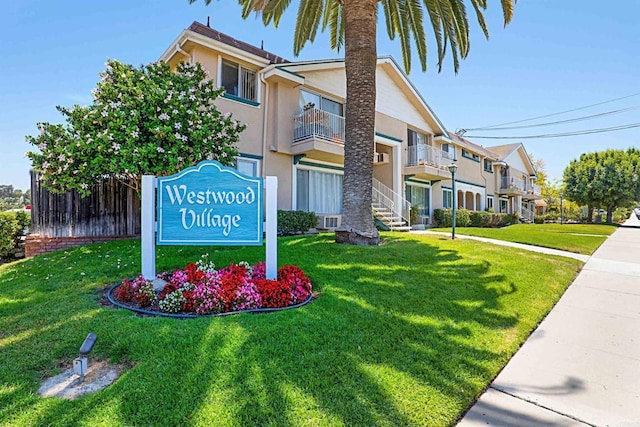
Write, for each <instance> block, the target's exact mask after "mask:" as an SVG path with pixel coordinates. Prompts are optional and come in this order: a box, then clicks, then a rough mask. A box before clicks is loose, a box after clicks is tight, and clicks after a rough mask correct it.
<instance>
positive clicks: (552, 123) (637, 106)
mask: <svg viewBox="0 0 640 427" xmlns="http://www.w3.org/2000/svg"><path fill="white" fill-rule="evenodd" d="M639 108H640V105H636V106H634V107H629V108H622V109H619V110H612V111H607V112H604V113H599V114H593V115H591V116H582V117H575V118H573V119H567V120H558V121H555V122H547V123H538V124H535V125H525V126H506V127H494V128H491V129H487V130H489V131H492V130H513V129H527V128H536V127H543V126H553V125H559V124H565V123H573V122H580V121H583V120H591V119H595V118H598V117H604V116H609V115H612V114H620V113H624V112H625V111H630V110H637V109H639ZM466 130H474V129H466ZM475 130H476V131H482V129H475Z"/></svg>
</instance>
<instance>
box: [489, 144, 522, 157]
mask: <svg viewBox="0 0 640 427" xmlns="http://www.w3.org/2000/svg"><path fill="white" fill-rule="evenodd" d="M521 145H522V143H520V142H516V143H513V144H504V145H496V146H493V147H489V149H490V150H491V151H493V152H494V153H496V154H497V155H498V157H497V159H498V160H504V159H506V158H507V157H509V156H510V155H511V154H512V153H513V152H514V151H516V150H517V149H518V147H520V146H521Z"/></svg>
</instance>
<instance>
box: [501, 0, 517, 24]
mask: <svg viewBox="0 0 640 427" xmlns="http://www.w3.org/2000/svg"><path fill="white" fill-rule="evenodd" d="M517 1H518V0H502V14H503V16H504V26H505V27H506V26H507V25H508V24H509V22H511V18H513V6H514V4H515V2H517Z"/></svg>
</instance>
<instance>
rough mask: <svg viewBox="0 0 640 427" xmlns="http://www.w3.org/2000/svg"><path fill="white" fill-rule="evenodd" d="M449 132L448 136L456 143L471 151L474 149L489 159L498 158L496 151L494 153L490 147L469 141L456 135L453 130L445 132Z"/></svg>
mask: <svg viewBox="0 0 640 427" xmlns="http://www.w3.org/2000/svg"><path fill="white" fill-rule="evenodd" d="M447 133H448V134H449V138H451V140H452V141H453V142H455V143H457V144H458V145H461V146H463V147H465V148H468V149H470V150H472V151H475V152H476V153H478V154H482V155H483V156H486V157H489V158H491V159H499V157H498V153H495V152H494V151H492V150H491V149H490V148H486V147H483V146H482V145H478V144H476V143H474V142H471V141H469V140H468V139H466V138H463V137H461V136H458V135H456V134H455V133H453V132H447Z"/></svg>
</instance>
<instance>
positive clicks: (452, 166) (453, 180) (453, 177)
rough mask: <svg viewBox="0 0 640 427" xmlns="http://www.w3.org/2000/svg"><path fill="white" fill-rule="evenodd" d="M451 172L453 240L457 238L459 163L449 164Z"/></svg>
mask: <svg viewBox="0 0 640 427" xmlns="http://www.w3.org/2000/svg"><path fill="white" fill-rule="evenodd" d="M448 168H449V172H451V240H453V239H455V238H456V171H457V170H458V165H456V164H455V163H451V164H450V165H449V166H448Z"/></svg>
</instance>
